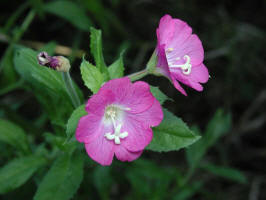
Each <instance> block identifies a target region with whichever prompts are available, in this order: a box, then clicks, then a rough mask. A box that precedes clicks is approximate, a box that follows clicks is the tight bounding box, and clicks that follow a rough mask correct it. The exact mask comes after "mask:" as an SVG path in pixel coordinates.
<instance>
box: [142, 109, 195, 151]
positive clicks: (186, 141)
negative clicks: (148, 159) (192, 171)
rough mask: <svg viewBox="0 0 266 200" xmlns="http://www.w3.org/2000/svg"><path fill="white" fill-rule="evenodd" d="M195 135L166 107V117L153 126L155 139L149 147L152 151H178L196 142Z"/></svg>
mask: <svg viewBox="0 0 266 200" xmlns="http://www.w3.org/2000/svg"><path fill="white" fill-rule="evenodd" d="M199 138H200V136H198V135H195V134H194V133H193V132H192V131H191V130H190V129H189V128H188V127H187V125H186V124H185V123H184V122H183V121H182V120H181V119H180V118H178V117H176V116H175V115H173V114H172V113H170V112H169V111H167V110H166V109H164V119H163V121H162V122H161V124H160V125H159V126H157V127H155V128H153V139H152V141H151V143H150V144H149V146H148V147H147V149H149V150H152V151H158V152H162V151H176V150H179V149H180V148H184V147H187V146H189V145H191V144H193V143H194V142H196V141H197V140H198V139H199Z"/></svg>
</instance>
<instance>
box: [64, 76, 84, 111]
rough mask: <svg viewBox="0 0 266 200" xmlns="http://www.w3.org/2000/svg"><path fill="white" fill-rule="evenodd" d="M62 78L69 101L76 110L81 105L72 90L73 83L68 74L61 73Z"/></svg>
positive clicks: (74, 91)
mask: <svg viewBox="0 0 266 200" xmlns="http://www.w3.org/2000/svg"><path fill="white" fill-rule="evenodd" d="M62 77H63V80H64V82H65V85H66V88H67V92H68V95H69V96H70V99H71V101H72V103H73V105H74V107H75V108H77V107H78V106H80V105H81V103H80V99H79V97H78V94H77V92H76V90H75V88H74V85H73V82H72V79H71V77H70V74H69V72H62Z"/></svg>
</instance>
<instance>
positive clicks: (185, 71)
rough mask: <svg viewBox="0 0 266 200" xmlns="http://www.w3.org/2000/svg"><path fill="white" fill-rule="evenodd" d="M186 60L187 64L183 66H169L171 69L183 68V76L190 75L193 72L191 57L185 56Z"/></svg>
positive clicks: (170, 64)
mask: <svg viewBox="0 0 266 200" xmlns="http://www.w3.org/2000/svg"><path fill="white" fill-rule="evenodd" d="M184 59H186V62H185V63H184V64H182V65H175V64H173V63H169V66H170V67H171V68H181V69H182V72H183V74H185V75H188V74H190V72H191V67H192V65H191V64H190V57H189V56H188V55H184Z"/></svg>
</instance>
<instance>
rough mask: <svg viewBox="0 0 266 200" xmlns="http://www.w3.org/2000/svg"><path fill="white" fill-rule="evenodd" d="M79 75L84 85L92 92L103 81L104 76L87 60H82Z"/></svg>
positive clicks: (98, 87)
mask: <svg viewBox="0 0 266 200" xmlns="http://www.w3.org/2000/svg"><path fill="white" fill-rule="evenodd" d="M80 70H81V76H82V79H83V81H84V83H85V85H86V86H87V87H88V88H89V89H90V90H91V91H92V92H93V93H96V92H98V90H99V89H100V87H101V85H102V84H103V82H104V77H103V75H102V73H101V72H100V70H99V69H98V68H97V67H95V66H94V65H92V64H90V63H89V62H88V61H86V60H83V61H82V63H81V67H80Z"/></svg>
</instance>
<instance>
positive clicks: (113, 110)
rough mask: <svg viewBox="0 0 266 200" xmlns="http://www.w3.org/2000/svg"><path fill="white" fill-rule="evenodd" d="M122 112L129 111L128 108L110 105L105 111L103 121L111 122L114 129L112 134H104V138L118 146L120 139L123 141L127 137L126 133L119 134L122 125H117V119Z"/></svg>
mask: <svg viewBox="0 0 266 200" xmlns="http://www.w3.org/2000/svg"><path fill="white" fill-rule="evenodd" d="M123 110H130V108H123V107H121V106H118V105H110V106H108V107H107V108H106V109H105V119H106V120H109V121H111V123H112V125H113V128H114V133H111V132H108V133H105V134H104V136H105V137H106V139H108V140H114V142H115V144H120V143H121V141H120V139H124V138H126V137H127V136H128V132H126V131H124V132H121V128H122V123H118V124H117V121H119V118H120V117H121V116H119V115H121V114H122V112H123Z"/></svg>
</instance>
